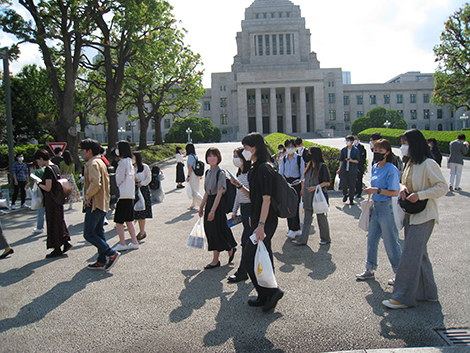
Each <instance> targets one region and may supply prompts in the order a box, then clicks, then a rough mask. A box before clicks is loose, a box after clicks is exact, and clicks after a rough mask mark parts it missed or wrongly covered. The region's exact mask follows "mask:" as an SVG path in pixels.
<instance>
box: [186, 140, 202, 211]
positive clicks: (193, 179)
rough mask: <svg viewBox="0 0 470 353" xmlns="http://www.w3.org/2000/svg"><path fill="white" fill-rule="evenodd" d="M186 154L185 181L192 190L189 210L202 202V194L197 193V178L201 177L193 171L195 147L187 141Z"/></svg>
mask: <svg viewBox="0 0 470 353" xmlns="http://www.w3.org/2000/svg"><path fill="white" fill-rule="evenodd" d="M186 155H187V156H188V161H187V166H188V176H187V177H186V181H187V182H188V183H189V186H190V187H191V191H192V201H193V202H192V203H191V206H190V207H189V209H190V210H195V209H196V208H197V207H199V205H200V204H201V202H202V196H201V194H200V193H199V180H201V179H202V177H198V176H197V175H196V174H195V173H194V168H195V167H196V162H197V155H196V148H194V145H193V144H192V143H188V144H187V145H186Z"/></svg>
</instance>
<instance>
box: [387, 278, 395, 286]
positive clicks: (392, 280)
mask: <svg viewBox="0 0 470 353" xmlns="http://www.w3.org/2000/svg"><path fill="white" fill-rule="evenodd" d="M388 285H389V286H394V285H395V278H392V279H389V280H388Z"/></svg>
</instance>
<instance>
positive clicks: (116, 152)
mask: <svg viewBox="0 0 470 353" xmlns="http://www.w3.org/2000/svg"><path fill="white" fill-rule="evenodd" d="M114 154H115V155H116V156H118V157H119V150H118V149H117V148H116V149H115V150H114Z"/></svg>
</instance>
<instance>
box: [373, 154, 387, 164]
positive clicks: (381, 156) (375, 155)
mask: <svg viewBox="0 0 470 353" xmlns="http://www.w3.org/2000/svg"><path fill="white" fill-rule="evenodd" d="M384 158H385V153H380V152H374V161H376V162H380V161H381V160H383V159H384Z"/></svg>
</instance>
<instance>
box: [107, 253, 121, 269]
mask: <svg viewBox="0 0 470 353" xmlns="http://www.w3.org/2000/svg"><path fill="white" fill-rule="evenodd" d="M119 256H121V253H119V252H117V251H116V253H115V254H114V255H112V256H111V257H110V258H109V259H108V263H107V264H106V266H105V267H104V269H105V271H109V270H110V269H111V268H112V267H113V266H114V265H116V262H117V261H118V259H119Z"/></svg>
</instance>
